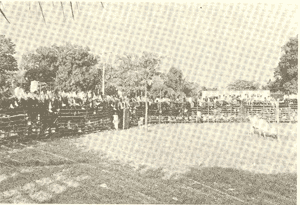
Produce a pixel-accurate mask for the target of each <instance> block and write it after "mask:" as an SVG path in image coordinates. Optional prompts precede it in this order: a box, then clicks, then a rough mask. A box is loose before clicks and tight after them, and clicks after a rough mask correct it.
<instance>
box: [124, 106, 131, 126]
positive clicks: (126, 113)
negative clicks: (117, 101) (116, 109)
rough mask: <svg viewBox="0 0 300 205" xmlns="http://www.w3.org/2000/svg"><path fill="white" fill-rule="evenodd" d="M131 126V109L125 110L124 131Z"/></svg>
mask: <svg viewBox="0 0 300 205" xmlns="http://www.w3.org/2000/svg"><path fill="white" fill-rule="evenodd" d="M129 125H130V112H129V108H124V109H123V129H128V128H129Z"/></svg>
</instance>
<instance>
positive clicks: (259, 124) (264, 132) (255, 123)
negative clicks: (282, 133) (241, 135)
mask: <svg viewBox="0 0 300 205" xmlns="http://www.w3.org/2000/svg"><path fill="white" fill-rule="evenodd" d="M249 120H250V123H251V131H250V133H251V134H254V133H255V131H256V132H258V134H259V136H263V137H267V136H271V137H272V138H275V139H278V133H277V129H276V127H275V126H272V125H271V124H269V123H268V122H267V121H266V120H264V119H260V118H258V117H257V116H250V117H249Z"/></svg>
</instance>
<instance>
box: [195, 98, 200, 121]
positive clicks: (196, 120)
mask: <svg viewBox="0 0 300 205" xmlns="http://www.w3.org/2000/svg"><path fill="white" fill-rule="evenodd" d="M198 100H199V96H197V99H196V103H197V111H196V123H198V104H199V101H198Z"/></svg>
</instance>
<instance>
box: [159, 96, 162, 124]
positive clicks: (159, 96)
mask: <svg viewBox="0 0 300 205" xmlns="http://www.w3.org/2000/svg"><path fill="white" fill-rule="evenodd" d="M159 95H160V96H159V98H160V100H159V105H160V106H159V111H158V112H159V113H158V120H159V124H160V117H161V113H160V111H161V110H162V109H161V90H160V93H159Z"/></svg>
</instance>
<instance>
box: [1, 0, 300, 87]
mask: <svg viewBox="0 0 300 205" xmlns="http://www.w3.org/2000/svg"><path fill="white" fill-rule="evenodd" d="M184 2H185V1H182V2H173V3H168V2H163V3H158V2H149V3H135V2H127V3H125V2H124V3H118V2H103V6H104V8H103V7H102V5H101V3H100V2H93V1H90V2H84V1H79V2H77V3H76V2H72V6H73V10H74V19H73V18H72V12H71V9H70V2H66V1H63V10H62V8H61V3H60V2H58V1H55V2H46V1H41V5H42V8H43V13H44V16H45V21H46V23H45V22H44V20H43V17H42V15H41V11H40V8H39V4H38V2H37V1H32V2H29V1H26V2H15V1H13V2H7V1H4V2H2V4H1V8H2V10H4V12H5V14H6V16H7V18H8V20H9V21H10V24H9V23H8V22H7V21H6V20H5V19H4V18H3V17H2V16H0V35H5V36H6V37H8V38H11V40H12V41H13V42H14V43H15V44H16V52H17V53H16V56H15V57H16V58H17V60H18V62H20V60H21V56H22V55H23V54H25V53H27V52H29V51H33V50H35V49H37V48H38V47H39V46H51V45H53V44H57V45H62V44H64V43H66V42H70V43H74V44H77V45H81V46H84V47H85V46H88V47H89V48H90V49H91V52H92V53H94V54H99V55H100V54H101V53H104V52H106V53H110V52H112V53H113V54H124V53H135V54H141V53H142V52H143V51H147V52H153V53H157V54H159V55H164V56H166V58H165V59H164V61H163V64H162V65H161V68H160V69H161V70H162V71H164V72H167V71H168V70H169V69H170V67H171V66H174V67H176V68H179V69H181V70H182V71H183V74H184V77H185V78H186V79H187V80H188V81H192V82H197V83H198V84H199V85H200V86H206V87H218V88H224V87H226V86H227V85H228V84H229V83H231V82H233V81H235V80H238V79H242V80H254V81H257V82H260V83H266V82H267V81H268V80H269V79H271V78H272V77H273V73H274V68H275V67H276V66H277V64H278V62H279V58H280V56H281V47H282V46H283V45H284V44H285V43H286V42H287V41H288V39H289V38H290V37H295V36H296V35H297V32H298V21H297V13H298V5H297V4H282V3H281V4H280V3H273V4H271V3H270V4H266V3H257V2H255V3H226V2H219V3H218V2H214V3H210V2H204V1H203V2H202V3H193V2H187V3H184ZM251 2H252V1H251Z"/></svg>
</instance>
